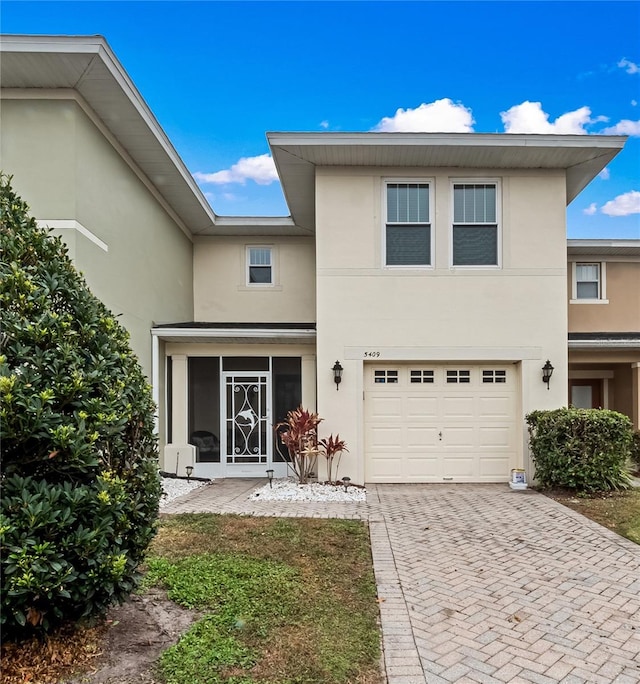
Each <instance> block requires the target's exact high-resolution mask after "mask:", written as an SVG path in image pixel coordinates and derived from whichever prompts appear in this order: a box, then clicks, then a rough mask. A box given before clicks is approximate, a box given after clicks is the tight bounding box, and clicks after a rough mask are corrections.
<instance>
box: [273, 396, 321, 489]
mask: <svg viewBox="0 0 640 684" xmlns="http://www.w3.org/2000/svg"><path fill="white" fill-rule="evenodd" d="M321 421H322V418H320V416H319V415H318V414H317V413H314V412H312V411H307V410H306V409H303V408H302V406H298V408H297V409H294V410H293V411H289V412H288V413H287V418H286V420H284V421H283V422H281V423H278V424H277V425H276V426H275V428H274V430H275V431H276V433H277V435H278V439H277V440H276V448H277V449H278V453H279V454H280V456H282V457H283V458H285V460H286V461H287V463H288V466H289V468H291V470H292V471H293V472H294V474H295V476H296V477H297V478H298V482H299V483H300V484H306V483H307V482H308V481H309V478H310V477H311V475H312V474H313V473H314V472H315V468H316V462H317V460H318V424H319V423H320V422H321ZM280 443H282V444H283V445H284V446H285V447H286V449H287V455H288V458H286V457H285V455H284V454H282V452H281V451H280V446H279V445H280Z"/></svg>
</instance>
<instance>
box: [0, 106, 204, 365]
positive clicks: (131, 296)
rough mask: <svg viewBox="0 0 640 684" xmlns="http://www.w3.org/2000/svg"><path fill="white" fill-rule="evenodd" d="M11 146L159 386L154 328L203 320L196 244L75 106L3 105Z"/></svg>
mask: <svg viewBox="0 0 640 684" xmlns="http://www.w3.org/2000/svg"><path fill="white" fill-rule="evenodd" d="M1 145H2V146H1V159H2V169H3V171H5V172H6V173H9V174H12V175H13V185H14V188H15V190H16V191H17V192H18V193H19V194H20V195H21V196H22V198H23V199H24V200H25V201H26V202H27V203H28V204H29V205H30V208H31V213H32V215H33V216H35V218H36V219H38V220H39V221H40V222H44V223H45V224H47V225H49V226H51V227H56V228H57V229H58V231H57V232H59V233H60V234H61V235H62V236H63V237H64V239H65V240H66V241H67V242H68V244H69V245H70V253H71V256H72V257H73V258H74V261H75V263H76V266H77V267H78V268H79V270H80V271H82V272H83V273H84V275H85V278H86V279H87V282H88V284H89V286H90V287H91V289H92V291H93V292H94V293H95V294H96V296H98V297H99V298H100V299H101V300H102V301H103V302H104V303H105V304H106V305H107V306H108V307H109V308H110V309H111V310H112V311H113V312H114V313H115V314H118V315H119V320H120V321H121V322H122V323H123V325H124V326H125V327H126V328H127V330H128V331H129V332H130V334H131V342H132V346H133V349H134V350H135V352H136V353H137V355H138V357H139V358H140V361H141V363H142V365H143V367H144V369H145V371H146V373H147V374H148V375H149V377H150V376H151V336H150V329H151V327H152V325H153V324H154V323H155V322H175V321H188V320H191V319H192V318H193V256H192V244H191V241H190V239H189V238H188V237H187V236H186V234H185V233H184V232H183V231H182V230H181V229H180V227H179V226H178V225H177V223H176V221H175V220H174V219H173V218H172V217H171V216H170V215H169V213H168V212H167V211H166V210H165V208H163V206H162V203H161V201H160V200H159V199H158V197H157V196H154V195H153V194H152V193H151V192H150V190H149V188H148V187H147V186H146V185H145V183H144V182H143V181H142V180H141V178H140V177H139V175H138V174H137V173H136V172H135V171H134V169H133V168H132V166H131V165H130V163H129V162H128V161H126V160H125V157H124V156H123V154H121V152H120V151H119V149H118V146H117V143H115V146H114V143H112V141H110V140H109V139H108V138H107V137H105V134H104V133H103V132H102V131H101V130H100V129H99V128H98V126H97V125H96V123H94V122H93V121H92V120H91V118H90V112H85V111H84V110H83V108H82V107H81V106H80V104H79V103H78V102H76V101H75V100H73V99H26V100H21V99H7V100H3V102H2V137H1Z"/></svg>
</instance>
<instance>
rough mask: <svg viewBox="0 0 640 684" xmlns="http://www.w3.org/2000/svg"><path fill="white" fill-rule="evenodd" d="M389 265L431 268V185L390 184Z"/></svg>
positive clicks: (387, 238)
mask: <svg viewBox="0 0 640 684" xmlns="http://www.w3.org/2000/svg"><path fill="white" fill-rule="evenodd" d="M386 192H387V196H386V223H385V265H387V266H431V221H430V213H429V212H430V209H429V204H430V202H429V193H430V185H429V183H387V184H386Z"/></svg>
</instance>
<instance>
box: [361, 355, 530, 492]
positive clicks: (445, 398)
mask: <svg viewBox="0 0 640 684" xmlns="http://www.w3.org/2000/svg"><path fill="white" fill-rule="evenodd" d="M516 385H517V373H516V368H515V366H513V365H486V364H483V365H465V364H460V363H452V364H432V365H426V364H424V363H414V364H406V365H405V364H402V365H398V364H396V365H393V364H388V365H384V366H383V365H379V364H375V365H374V364H367V365H366V366H365V434H366V468H365V480H366V481H367V482H506V481H507V480H508V479H509V474H510V471H511V468H514V467H516V465H515V463H516V404H517V402H516V396H517V393H516Z"/></svg>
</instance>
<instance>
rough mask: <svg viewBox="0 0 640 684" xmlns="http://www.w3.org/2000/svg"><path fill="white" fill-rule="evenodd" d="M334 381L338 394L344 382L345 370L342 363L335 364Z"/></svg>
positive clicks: (333, 369)
mask: <svg viewBox="0 0 640 684" xmlns="http://www.w3.org/2000/svg"><path fill="white" fill-rule="evenodd" d="M331 370H332V371H333V381H334V382H335V383H336V392H337V391H338V390H339V389H340V383H341V382H342V371H343V370H344V369H343V368H342V366H341V365H340V361H336V362H335V363H334V364H333V368H332V369H331Z"/></svg>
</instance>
